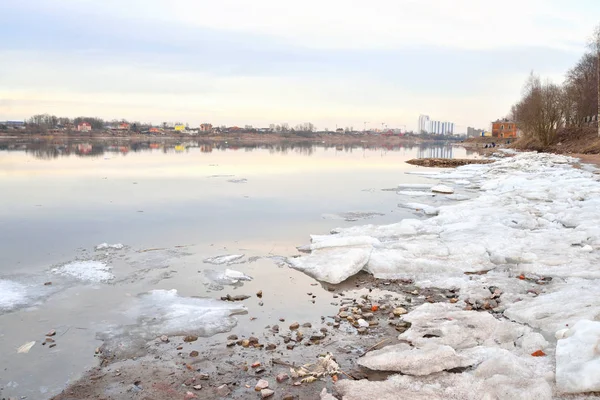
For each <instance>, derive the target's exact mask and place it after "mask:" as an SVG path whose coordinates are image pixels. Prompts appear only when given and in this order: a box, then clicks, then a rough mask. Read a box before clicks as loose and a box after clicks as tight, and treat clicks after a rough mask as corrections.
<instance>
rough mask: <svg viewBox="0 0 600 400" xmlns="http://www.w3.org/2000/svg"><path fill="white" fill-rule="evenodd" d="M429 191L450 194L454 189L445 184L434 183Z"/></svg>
mask: <svg viewBox="0 0 600 400" xmlns="http://www.w3.org/2000/svg"><path fill="white" fill-rule="evenodd" d="M431 191H432V192H434V193H443V194H452V193H454V189H453V188H451V187H450V186H446V185H436V186H434V187H432V188H431Z"/></svg>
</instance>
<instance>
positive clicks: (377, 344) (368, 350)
mask: <svg viewBox="0 0 600 400" xmlns="http://www.w3.org/2000/svg"><path fill="white" fill-rule="evenodd" d="M388 340H389V339H383V340H382V341H381V342H379V343H376V344H375V345H373V346H371V347H369V348H368V349H367V350H366V351H365V352H364V353H362V354H361V355H360V357H362V356H364V355H365V354H367V353H368V352H370V351H371V350H373V349H374V348H375V347H377V346H379V345H380V344H383V343H385V342H387V341H388Z"/></svg>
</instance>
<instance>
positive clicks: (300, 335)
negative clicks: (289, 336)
mask: <svg viewBox="0 0 600 400" xmlns="http://www.w3.org/2000/svg"><path fill="white" fill-rule="evenodd" d="M302 339H304V334H303V333H302V332H300V331H298V332H296V342H301V341H302Z"/></svg>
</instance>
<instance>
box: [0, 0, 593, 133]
mask: <svg viewBox="0 0 600 400" xmlns="http://www.w3.org/2000/svg"><path fill="white" fill-rule="evenodd" d="M0 15H1V16H2V18H1V19H0V38H2V40H0V60H1V61H0V120H4V119H23V118H25V117H28V116H30V115H32V114H36V113H51V114H56V115H64V116H70V117H75V116H80V115H89V116H99V117H103V118H108V119H112V118H127V119H130V120H140V121H142V122H146V121H148V122H153V123H160V122H162V121H171V122H175V121H181V122H188V123H190V124H191V125H197V124H199V123H201V122H211V123H213V124H215V125H221V124H227V125H244V124H252V125H254V126H267V125H268V124H269V123H281V122H288V123H290V125H295V124H296V123H300V122H313V123H315V124H316V125H317V127H319V128H330V129H333V128H335V125H336V124H337V125H338V126H342V127H345V126H354V127H355V128H362V127H363V123H364V122H365V121H368V122H369V124H368V126H371V127H381V124H382V123H385V124H387V125H388V126H389V127H403V125H406V127H407V128H408V129H416V126H417V119H418V116H419V114H428V115H429V116H430V117H431V118H433V119H439V120H448V121H453V122H455V123H456V124H457V125H458V130H460V131H464V130H465V129H466V126H476V127H481V128H487V126H488V124H489V121H491V120H492V119H496V118H498V117H502V116H504V115H505V114H506V113H507V112H508V110H509V109H510V106H511V104H512V103H514V102H515V101H516V100H517V98H518V96H519V94H520V91H521V87H522V84H523V82H524V80H525V79H526V77H527V75H528V74H529V72H530V71H531V70H535V71H536V72H539V73H540V74H541V75H542V76H545V77H550V78H552V79H553V80H555V81H562V79H563V77H564V74H565V72H566V71H567V70H568V69H569V68H570V67H571V66H573V65H574V63H575V62H576V61H577V60H578V58H579V57H580V56H581V55H582V54H583V52H584V51H585V45H586V41H587V39H588V38H589V36H590V35H591V33H592V31H593V28H594V26H595V25H596V24H598V23H600V1H597V0H502V1H488V0H372V1H365V0H361V1H355V0H303V1H299V2H294V3H292V2H288V1H282V0H277V1H276V0H252V1H250V0H218V1H215V0H210V1H209V0H168V1H167V0H2V1H0Z"/></svg>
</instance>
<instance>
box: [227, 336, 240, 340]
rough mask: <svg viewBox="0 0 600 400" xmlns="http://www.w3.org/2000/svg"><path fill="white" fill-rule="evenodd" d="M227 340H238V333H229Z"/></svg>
mask: <svg viewBox="0 0 600 400" xmlns="http://www.w3.org/2000/svg"><path fill="white" fill-rule="evenodd" d="M227 340H238V335H229V336H227Z"/></svg>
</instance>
